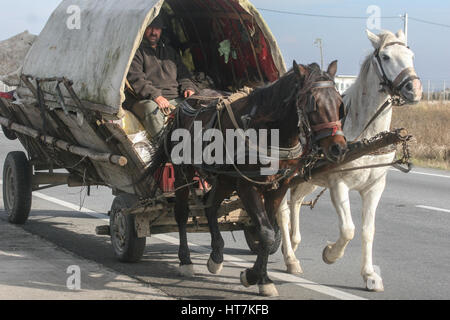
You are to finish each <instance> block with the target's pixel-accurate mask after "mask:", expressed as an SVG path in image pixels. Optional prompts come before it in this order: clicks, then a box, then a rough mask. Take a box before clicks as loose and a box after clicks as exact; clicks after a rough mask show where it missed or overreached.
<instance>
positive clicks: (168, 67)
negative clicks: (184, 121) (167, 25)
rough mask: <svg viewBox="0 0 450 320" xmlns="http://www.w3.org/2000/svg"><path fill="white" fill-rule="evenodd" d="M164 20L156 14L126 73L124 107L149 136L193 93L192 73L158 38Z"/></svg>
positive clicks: (194, 87) (156, 133) (155, 135)
mask: <svg viewBox="0 0 450 320" xmlns="http://www.w3.org/2000/svg"><path fill="white" fill-rule="evenodd" d="M163 29H164V22H163V20H162V18H161V16H158V17H156V18H155V19H154V20H153V21H152V23H151V24H150V25H149V26H148V27H147V29H146V30H145V33H144V39H143V41H142V43H141V46H140V47H139V49H138V50H137V52H136V55H135V57H134V58H133V61H132V62H131V67H130V70H129V72H128V75H127V80H128V84H129V85H130V86H131V88H128V89H129V91H131V92H132V93H133V94H131V95H130V94H129V93H128V94H127V101H126V103H125V107H128V108H129V109H130V110H131V111H132V112H133V113H134V114H135V115H136V117H137V118H138V119H139V120H140V121H141V122H142V124H143V125H144V127H145V129H146V130H147V132H148V133H149V134H150V136H151V137H152V138H156V137H157V136H158V134H159V133H160V132H161V130H162V129H163V127H164V123H165V116H166V115H168V114H169V113H170V111H171V109H172V108H173V107H175V106H177V104H179V103H180V102H181V101H182V99H183V98H188V97H190V96H192V95H193V94H194V93H195V92H196V86H195V85H194V83H193V82H192V81H191V78H192V75H191V73H190V72H189V70H188V69H187V67H186V66H185V65H184V63H183V61H182V60H181V57H180V55H179V54H178V52H176V51H175V49H174V48H172V47H170V46H168V45H167V44H165V43H164V42H162V41H160V38H161V33H162V30H163Z"/></svg>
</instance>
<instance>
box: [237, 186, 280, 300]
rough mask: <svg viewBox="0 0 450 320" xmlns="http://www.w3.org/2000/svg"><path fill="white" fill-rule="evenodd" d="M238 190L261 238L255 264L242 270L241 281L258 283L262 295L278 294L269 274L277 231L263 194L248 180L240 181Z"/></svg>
mask: <svg viewBox="0 0 450 320" xmlns="http://www.w3.org/2000/svg"><path fill="white" fill-rule="evenodd" d="M237 192H238V194H239V197H240V198H241V200H242V202H243V204H244V207H245V209H246V211H247V213H248V214H249V216H250V218H251V220H252V222H253V224H254V225H255V227H256V231H257V234H258V237H259V239H260V242H259V245H260V247H259V250H258V254H257V258H256V261H255V264H254V265H253V267H252V268H250V269H246V270H245V271H242V272H241V277H240V278H241V283H242V284H243V285H244V286H246V287H249V286H251V285H255V284H258V286H259V293H260V295H263V296H278V291H277V289H276V287H275V285H274V284H273V281H272V280H271V279H270V278H269V276H268V274H267V262H268V260H269V251H270V247H271V246H272V245H273V243H274V241H275V232H274V230H273V228H272V225H271V223H270V220H269V217H268V216H267V214H266V212H265V208H264V204H263V201H262V200H263V199H262V194H261V193H260V192H259V191H258V190H257V188H256V187H255V186H253V185H251V184H248V183H246V182H241V183H238V186H237Z"/></svg>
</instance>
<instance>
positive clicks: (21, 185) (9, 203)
mask: <svg viewBox="0 0 450 320" xmlns="http://www.w3.org/2000/svg"><path fill="white" fill-rule="evenodd" d="M31 177H32V171H31V165H30V163H29V162H28V159H27V156H26V155H25V153H23V152H22V151H13V152H10V153H8V155H7V156H6V160H5V164H4V165H3V203H4V207H5V210H6V212H7V213H8V221H9V222H11V223H14V224H24V223H25V222H26V221H27V219H28V215H29V214H30V210H31V192H32V189H31Z"/></svg>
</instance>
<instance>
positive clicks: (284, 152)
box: [146, 61, 346, 296]
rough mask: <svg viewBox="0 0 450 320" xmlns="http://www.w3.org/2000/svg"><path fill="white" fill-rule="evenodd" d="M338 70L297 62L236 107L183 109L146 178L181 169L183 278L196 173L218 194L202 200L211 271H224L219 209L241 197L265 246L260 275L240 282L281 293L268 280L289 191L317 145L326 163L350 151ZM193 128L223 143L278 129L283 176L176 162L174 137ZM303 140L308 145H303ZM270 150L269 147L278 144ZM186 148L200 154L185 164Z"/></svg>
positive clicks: (252, 272)
mask: <svg viewBox="0 0 450 320" xmlns="http://www.w3.org/2000/svg"><path fill="white" fill-rule="evenodd" d="M336 69H337V62H336V61H334V62H332V63H331V64H330V66H329V67H328V70H327V72H322V71H321V70H320V68H319V67H318V65H317V64H311V65H308V66H303V65H297V64H296V63H295V62H294V67H293V70H291V71H290V72H288V73H287V74H285V75H284V76H282V77H281V78H280V79H279V80H277V81H276V82H274V83H273V84H270V85H268V86H266V87H263V88H258V89H255V90H254V91H253V92H251V93H250V94H249V95H248V96H244V97H242V98H240V99H238V100H236V101H234V102H232V103H231V105H229V108H225V107H224V108H219V109H217V108H216V106H215V105H212V106H209V107H206V108H202V109H199V110H198V111H196V112H194V113H195V115H191V114H188V112H185V111H183V110H182V108H178V109H177V111H176V112H175V113H174V118H173V120H172V121H171V123H169V124H168V126H167V128H166V130H165V132H164V134H163V138H162V140H163V141H162V142H161V144H160V146H159V148H158V149H157V151H156V152H155V154H154V155H153V159H152V163H151V164H150V166H149V168H148V169H147V171H146V175H154V174H155V172H156V171H157V168H160V167H161V166H162V165H164V164H165V163H166V162H167V161H172V162H177V163H178V164H174V169H175V188H176V205H175V219H176V222H177V225H178V229H179V236H180V246H179V251H178V256H179V259H180V270H181V271H182V272H183V273H185V274H189V275H192V274H193V267H192V261H191V259H190V253H189V248H188V242H187V235H186V224H187V220H188V215H189V207H188V198H189V193H190V188H189V187H183V186H188V185H189V183H190V182H191V181H192V178H193V176H194V173H195V172H198V173H200V174H201V175H202V176H203V178H205V179H206V180H207V181H208V182H209V183H210V184H211V185H212V189H211V191H209V193H208V194H207V195H206V197H205V199H203V203H204V204H208V205H207V208H206V209H205V212H206V216H207V219H208V225H209V228H210V233H211V247H212V252H211V255H210V258H209V261H208V270H209V271H210V272H212V273H218V272H219V271H220V270H221V268H222V263H223V248H224V241H223V239H222V237H221V234H220V231H219V225H218V222H217V210H218V208H219V206H220V205H221V203H222V201H223V200H224V199H225V198H227V197H228V196H230V195H231V194H232V193H233V192H234V191H237V194H238V195H239V197H240V199H241V201H242V203H243V205H244V208H245V210H246V211H247V213H248V215H249V216H250V218H251V221H252V223H253V224H254V226H255V228H256V230H257V234H258V236H259V239H260V248H259V250H258V255H257V259H256V262H255V264H254V266H253V268H251V269H247V270H245V271H243V272H242V273H241V283H242V284H243V285H245V286H249V285H255V284H258V285H259V290H260V294H262V295H265V296H274V295H277V294H278V293H277V290H276V288H275V286H274V284H273V282H272V281H271V280H270V278H269V277H268V274H267V261H268V257H269V249H270V247H271V246H272V244H273V242H274V240H275V232H276V228H278V226H277V224H276V221H275V213H276V211H277V209H278V206H279V205H280V203H281V200H282V199H283V197H284V195H285V193H286V191H287V188H288V184H289V181H290V179H291V178H292V177H293V176H294V175H295V173H296V172H297V171H298V170H299V169H300V168H299V166H300V164H301V159H302V156H304V155H305V154H307V153H309V152H310V151H311V149H312V147H313V145H317V146H320V148H321V150H322V151H323V153H324V154H325V155H326V157H327V158H328V159H330V160H332V161H335V162H338V161H339V160H340V159H341V158H342V156H343V154H344V152H345V150H346V141H345V138H344V137H343V134H342V132H341V128H340V122H339V111H340V108H341V106H342V98H341V96H340V95H339V93H338V92H337V91H336V89H335V87H334V81H333V79H334V76H335V74H336ZM194 121H201V123H202V127H203V129H207V128H212V127H214V128H216V129H217V130H218V131H219V132H220V133H222V136H225V135H226V134H225V131H226V130H230V129H232V130H236V129H237V127H238V128H242V129H255V130H256V131H260V130H262V129H266V130H275V129H276V130H277V131H276V132H277V133H278V134H279V136H278V137H279V145H280V146H279V148H278V150H279V153H278V156H277V158H276V159H275V160H276V164H277V167H278V170H277V171H276V172H274V173H272V174H271V175H262V174H261V168H262V167H263V165H262V164H261V163H257V164H237V163H236V162H237V161H234V160H235V159H236V158H233V161H231V162H233V163H232V164H223V165H217V164H216V165H211V164H208V165H206V164H205V163H198V162H197V164H195V162H190V163H187V161H184V163H179V161H173V160H174V159H173V155H172V154H171V153H172V151H173V150H175V145H174V144H173V143H171V141H172V140H173V133H174V132H175V130H177V129H187V130H189V132H193V128H194V127H195V125H194ZM300 136H303V137H304V138H303V139H300ZM195 139H197V138H195ZM200 139H201V138H200ZM301 140H302V141H301ZM270 141H272V140H270ZM197 142H198V141H197ZM183 143H185V141H183ZM194 144H195V141H191V142H188V143H187V144H185V146H189V147H190V148H191V150H194V149H195V147H194ZM267 145H268V146H270V145H271V142H268V144H267ZM178 146H179V144H178ZM253 147H254V146H253ZM246 148H247V149H246V151H247V152H248V149H251V148H252V146H250V143H248V140H247V145H246ZM269 148H270V147H268V149H269ZM186 149H189V148H185V149H184V150H183V152H182V153H184V154H183V155H182V157H183V158H184V159H185V160H186V159H190V160H192V159H193V157H195V155H194V156H193V157H190V156H188V157H186V155H187V153H185V152H187V151H186ZM224 149H225V154H226V155H227V156H228V153H227V152H228V151H229V150H227V148H226V147H224ZM256 149H258V148H257V147H256ZM234 151H236V150H234ZM200 152H201V151H200ZM216 152H217V150H216ZM235 153H236V152H235ZM235 153H233V154H235ZM192 163H193V164H192ZM238 163H240V162H238ZM245 163H248V162H245ZM191 191H192V188H191Z"/></svg>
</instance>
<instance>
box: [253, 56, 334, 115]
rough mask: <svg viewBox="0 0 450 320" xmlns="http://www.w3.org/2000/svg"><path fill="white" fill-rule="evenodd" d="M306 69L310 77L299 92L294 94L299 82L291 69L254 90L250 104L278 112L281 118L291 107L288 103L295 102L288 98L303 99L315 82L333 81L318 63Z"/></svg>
mask: <svg viewBox="0 0 450 320" xmlns="http://www.w3.org/2000/svg"><path fill="white" fill-rule="evenodd" d="M306 67H307V69H308V71H309V76H308V77H307V78H306V79H305V80H304V82H303V83H302V84H301V88H300V89H299V92H293V90H294V88H295V85H296V83H297V82H296V74H295V72H294V70H293V68H291V69H290V70H289V71H288V72H286V73H285V74H284V75H283V76H282V77H280V78H279V79H278V80H277V81H275V82H273V83H270V84H268V85H266V86H263V87H259V88H256V89H255V90H253V92H252V93H251V94H250V95H249V99H250V100H249V101H250V103H251V104H253V105H254V104H256V105H258V108H261V109H263V110H267V112H268V113H274V112H277V114H278V117H280V118H281V117H283V115H285V113H286V112H288V110H289V106H286V103H289V102H293V101H294V99H292V100H290V101H286V99H287V98H289V97H292V98H294V97H295V96H294V95H296V94H298V95H299V96H298V97H297V98H300V99H302V98H303V97H304V96H306V94H307V93H308V91H309V90H310V89H311V86H312V85H313V83H314V82H315V81H318V80H333V79H332V78H331V77H330V76H329V75H328V74H326V73H325V72H323V71H321V70H320V67H319V65H318V64H317V63H311V64H309V65H307V66H306Z"/></svg>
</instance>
